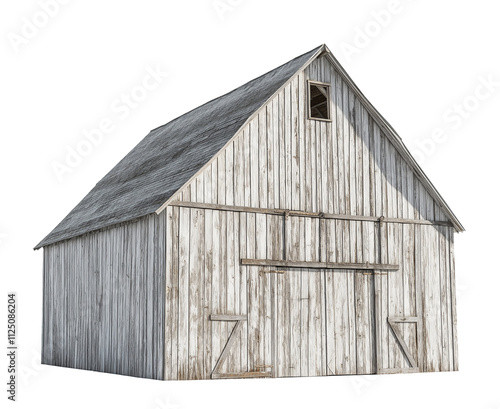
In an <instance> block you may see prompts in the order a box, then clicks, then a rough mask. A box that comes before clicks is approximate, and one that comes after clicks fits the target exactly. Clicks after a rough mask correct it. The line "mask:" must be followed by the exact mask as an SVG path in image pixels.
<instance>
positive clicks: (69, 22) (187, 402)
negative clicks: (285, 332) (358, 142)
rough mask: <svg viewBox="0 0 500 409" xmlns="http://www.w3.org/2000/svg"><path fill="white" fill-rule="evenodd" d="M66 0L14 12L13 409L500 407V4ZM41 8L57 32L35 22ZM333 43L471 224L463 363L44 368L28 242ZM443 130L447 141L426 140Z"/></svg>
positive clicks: (9, 81)
mask: <svg viewBox="0 0 500 409" xmlns="http://www.w3.org/2000/svg"><path fill="white" fill-rule="evenodd" d="M61 2H62V0H61ZM66 3H67V4H65V5H60V7H59V10H56V11H53V12H52V14H53V16H51V17H48V18H44V15H43V13H45V12H43V11H42V14H40V11H41V10H42V8H41V5H40V3H39V2H38V1H35V0H22V1H21V0H17V1H15V2H14V1H9V2H7V1H3V2H2V5H1V6H0V31H1V34H2V37H1V38H2V39H1V41H0V52H1V54H2V57H1V65H0V70H1V72H0V82H1V83H0V84H1V86H0V90H1V93H0V103H1V107H0V109H1V110H0V112H1V113H0V115H1V117H0V118H1V121H0V127H1V128H0V138H1V139H0V140H1V149H0V167H1V168H0V169H1V182H2V184H1V187H2V189H1V196H0V199H1V200H0V267H1V270H0V271H1V278H0V280H1V281H0V282H1V291H0V305H2V304H5V305H6V301H7V292H8V291H16V292H17V295H18V302H19V321H18V323H19V340H18V344H19V346H20V349H19V353H20V361H19V368H18V369H20V370H21V374H20V379H19V384H18V402H17V403H15V404H11V403H9V406H12V407H14V406H16V407H19V408H35V407H51V408H90V407H97V408H101V407H102V408H111V407H120V408H151V409H155V408H157V409H163V408H174V407H177V408H202V407H217V408H229V407H231V408H233V407H242V408H260V407H263V408H265V407H273V408H281V407H287V408H305V407H316V406H318V407H320V405H321V407H337V406H338V407H345V406H349V407H353V408H369V407H375V408H377V407H381V408H382V407H383V408H396V407H407V408H422V407H429V408H434V407H445V406H446V407H460V408H461V407H464V408H472V407H473V408H476V409H477V408H479V409H497V408H500V396H499V392H498V380H499V374H498V369H499V368H500V361H499V357H498V350H499V349H498V343H499V340H498V333H499V331H498V325H499V307H498V305H499V304H498V294H499V287H500V279H499V276H500V274H499V268H498V265H499V264H498V261H497V257H498V254H499V250H498V244H499V240H498V231H499V227H500V226H499V219H498V214H497V213H498V203H499V194H498V180H497V179H498V175H499V163H500V159H499V156H498V148H499V143H498V139H499V138H500V133H499V124H498V112H499V108H500V95H499V94H500V86H499V84H498V83H497V84H496V85H494V86H492V89H491V91H490V92H489V93H487V92H486V91H485V89H484V88H479V91H480V96H481V98H482V100H480V101H479V100H478V99H477V98H476V97H475V96H474V95H475V93H476V90H477V88H478V87H480V86H481V82H482V81H487V80H488V79H489V80H490V81H491V80H493V81H495V80H496V81H500V53H499V46H498V40H499V39H500V25H499V23H498V15H499V11H500V10H498V9H497V7H496V6H497V5H498V4H497V3H498V2H496V1H494V0H491V1H488V0H475V1H456V0H454V1H451V0H440V1H439V2H437V1H430V0H428V1H425V0H420V1H417V0H413V1H411V0H400V1H399V2H396V3H399V6H398V7H396V9H395V10H394V7H393V8H392V11H391V12H389V14H387V12H386V13H384V12H382V11H384V10H386V11H387V10H388V8H389V3H391V2H390V1H389V0H377V1H366V0H363V1H360V0H357V1H352V0H351V1H348V0H336V1H332V0H330V1H314V0H310V1H308V2H305V1H303V2H292V1H284V0H283V1H269V0H268V1H263V0H254V1H250V0H222V1H219V2H214V1H212V0H206V1H201V0H200V1H195V0H190V1H181V0H176V1H160V0H141V1H130V0H126V1H124V0H120V1H119V0H107V1H105V2H104V1H102V0H101V1H97V0H87V1H76V0H73V1H66ZM224 4H226V8H222V5H224ZM216 6H219V8H217V7H216ZM374 13H375V14H374ZM376 16H378V17H376ZM380 16H385V20H384V21H385V22H384V23H383V25H384V26H382V23H380V22H379V21H381V20H380V18H381V17H380ZM33 20H35V23H36V24H37V25H38V26H42V25H43V27H41V28H37V27H36V26H35V30H36V31H35V32H33V27H32V32H31V33H30V32H29V29H27V28H26V27H27V25H29V22H30V21H31V22H33ZM27 21H28V23H27ZM23 31H24V35H25V36H24V37H22V35H23ZM363 32H364V33H365V34H364V35H362V34H361V33H363ZM366 32H368V34H366ZM26 34H27V36H28V37H31V38H27V37H26ZM322 43H326V44H327V45H328V46H329V48H330V49H331V50H332V52H333V53H334V54H335V55H336V56H337V58H338V59H339V60H340V62H341V63H342V64H343V66H344V67H345V69H346V70H347V72H348V73H349V74H350V75H351V76H352V78H353V79H354V81H355V82H356V83H357V84H358V86H359V87H360V88H361V90H362V91H363V92H364V93H365V95H366V96H367V97H368V99H370V101H371V102H372V103H373V104H374V105H375V107H376V108H377V109H378V110H379V111H380V112H381V113H382V114H383V115H384V116H385V117H386V118H387V119H388V120H389V122H390V123H391V124H392V125H393V126H394V127H395V128H396V130H397V131H398V133H399V134H400V135H401V136H402V138H403V140H404V141H405V143H406V144H407V146H408V147H409V148H410V149H411V150H413V151H414V152H415V154H416V156H418V159H419V162H420V163H421V165H422V167H423V169H424V170H425V171H426V173H427V174H428V176H429V177H430V179H431V180H432V181H433V182H434V184H435V185H436V187H437V188H438V190H439V191H440V192H441V193H442V195H443V196H444V198H445V199H446V200H447V202H448V203H449V204H450V206H451V207H452V209H453V210H454V211H455V213H456V214H457V216H458V217H459V219H460V220H461V221H462V223H463V224H464V225H465V227H466V229H467V232H466V233H463V234H460V235H457V238H456V266H457V285H458V293H459V295H458V320H459V321H458V332H459V348H460V371H459V372H458V373H437V374H415V375H386V376H372V377H322V378H321V377H320V378H298V379H277V380H234V381H188V382H160V381H152V380H143V379H136V378H131V377H125V376H119V375H109V374H101V373H96V372H87V371H81V370H74V369H65V368H58V367H50V366H41V365H40V363H39V361H40V357H39V354H40V339H41V334H40V332H41V305H42V298H41V296H42V252H41V251H37V252H34V251H33V250H32V248H33V247H34V246H35V245H36V244H37V243H38V242H39V241H40V240H41V239H42V238H43V237H44V236H45V235H46V234H48V233H49V232H50V230H52V228H54V227H55V225H56V224H57V223H58V222H59V221H60V220H61V219H62V218H63V217H64V216H65V215H66V214H67V213H68V212H69V211H70V210H71V209H72V208H73V207H74V206H75V205H76V204H77V203H78V202H79V200H81V199H82V198H83V196H84V195H85V194H86V193H87V192H88V191H89V190H90V189H91V188H92V187H93V186H94V185H95V184H96V183H97V182H98V181H99V180H100V178H101V177H102V176H104V174H105V173H106V172H108V171H109V170H110V169H111V168H112V167H113V166H114V165H115V164H116V163H117V162H118V161H119V160H120V159H121V158H122V157H123V156H124V155H125V154H126V153H127V152H129V151H130V149H132V148H133V147H134V146H135V145H136V144H137V143H138V142H139V141H140V140H141V139H142V138H143V137H144V136H145V135H146V134H147V133H148V132H149V130H150V129H153V128H155V127H157V126H159V125H162V124H164V123H166V122H168V121H170V120H171V119H173V118H175V117H176V116H178V115H180V114H182V113H184V112H186V111H188V110H190V109H192V108H194V107H196V106H198V105H200V104H202V103H204V102H206V101H208V100H210V99H212V98H215V97H217V96H219V95H221V94H223V93H225V92H228V91H230V90H232V89H233V88H235V87H237V86H239V85H241V84H243V83H245V82H247V81H249V80H251V79H253V78H254V77H256V76H258V75H260V74H263V73H264V72H267V71H269V70H271V69H273V68H275V67H277V66H278V65H281V64H283V63H285V62H286V61H288V60H290V59H292V58H294V57H296V56H298V55H300V54H302V53H304V52H307V51H309V50H311V49H312V48H314V47H316V46H318V45H320V44H322ZM347 44H349V45H350V47H351V48H349V47H348V46H347ZM353 47H356V48H355V49H354V48H353ZM348 50H350V52H349V51H348ZM354 51H355V53H353V52H354ZM157 66H160V67H161V69H162V70H163V71H166V72H168V77H166V78H165V79H164V80H163V81H162V82H161V83H158V84H157V85H158V86H157V87H156V89H154V90H151V91H148V92H147V95H145V96H144V98H143V101H140V102H139V103H138V106H137V107H136V108H135V109H133V110H131V111H130V112H128V113H127V115H125V113H124V112H123V111H122V116H120V114H119V113H118V112H115V110H114V109H113V108H112V107H113V106H115V108H116V107H117V106H119V105H120V104H121V103H120V98H121V95H122V94H128V93H130V92H131V90H133V89H134V87H136V86H139V85H141V83H142V80H143V78H144V76H145V75H146V73H147V71H146V70H147V69H148V67H150V68H153V69H154V68H155V67H157ZM137 92H138V91H137ZM117 99H118V102H116V100H117ZM464 101H465V105H466V107H467V112H464V113H463V118H462V120H460V121H459V120H458V119H457V118H458V117H457V116H456V115H457V114H455V110H457V109H460V108H459V107H460V106H461V105H462V104H463V103H464ZM114 104H115V105H114ZM116 104H118V105H116ZM450 110H451V111H450ZM495 114H496V115H495ZM444 115H448V116H447V117H445V116H444ZM465 116H466V118H465ZM105 118H109V119H110V120H111V122H112V123H113V126H114V128H113V131H112V132H110V133H108V134H106V135H105V137H104V140H103V141H102V143H100V144H98V145H96V146H93V147H91V149H90V152H89V154H88V155H87V156H86V157H84V158H83V159H82V160H81V163H79V164H78V165H76V166H74V167H73V168H71V172H67V173H65V174H64V175H63V176H62V178H61V180H59V178H58V177H57V175H56V173H55V172H54V169H53V166H54V163H56V162H57V163H60V164H65V161H66V156H67V149H69V148H72V149H75V147H77V146H80V145H81V141H83V140H84V139H85V137H84V134H83V132H84V131H85V130H91V129H93V128H96V127H98V126H99V123H100V122H101V121H102V120H103V119H105ZM446 118H448V119H446ZM452 119H453V120H452ZM436 128H442V129H443V131H445V134H446V138H445V139H446V140H442V139H440V140H439V141H438V142H432V143H429V138H431V137H432V135H433V132H434V130H435V129H436ZM78 144H80V145H78ZM422 146H424V147H425V149H422ZM0 311H1V313H0V315H3V317H2V318H0V323H1V324H0V327H2V328H3V329H2V330H1V334H2V335H1V337H0V339H1V342H0V348H2V350H3V351H5V353H4V352H2V356H3V357H4V359H2V360H1V361H0V362H1V364H0V365H1V366H0V380H1V385H4V386H3V387H2V388H0V389H1V390H2V393H1V394H0V396H1V398H0V399H1V401H0V402H1V403H0V406H1V407H2V408H3V407H6V406H7V402H8V401H7V399H6V392H5V390H6V385H5V383H6V381H7V362H6V360H5V354H6V347H5V346H4V345H6V329H5V328H6V318H7V317H6V308H2V307H0ZM4 405H5V406H4Z"/></svg>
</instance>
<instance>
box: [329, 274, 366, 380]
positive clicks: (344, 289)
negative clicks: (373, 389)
mask: <svg viewBox="0 0 500 409" xmlns="http://www.w3.org/2000/svg"><path fill="white" fill-rule="evenodd" d="M325 282H326V285H325V298H326V339H327V346H326V361H327V370H328V372H327V373H328V375H353V374H361V375H364V374H373V373H375V372H376V336H375V323H374V310H375V299H374V287H373V285H374V282H373V275H372V274H367V273H366V272H363V271H354V270H334V271H331V270H330V271H326V272H325Z"/></svg>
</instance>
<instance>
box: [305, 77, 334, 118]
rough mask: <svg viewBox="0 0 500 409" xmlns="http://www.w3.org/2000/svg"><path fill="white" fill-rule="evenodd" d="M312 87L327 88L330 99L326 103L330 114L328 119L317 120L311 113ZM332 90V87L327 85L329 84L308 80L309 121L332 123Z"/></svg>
mask: <svg viewBox="0 0 500 409" xmlns="http://www.w3.org/2000/svg"><path fill="white" fill-rule="evenodd" d="M311 85H321V86H323V87H326V88H327V90H328V97H327V101H326V109H327V112H328V118H317V117H314V116H312V112H311ZM331 88H332V85H331V84H329V83H327V82H321V81H314V80H307V119H309V120H312V121H323V122H332V109H331V106H330V105H331V98H330V96H331V94H330V92H331Z"/></svg>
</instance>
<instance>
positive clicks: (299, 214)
mask: <svg viewBox="0 0 500 409" xmlns="http://www.w3.org/2000/svg"><path fill="white" fill-rule="evenodd" d="M169 206H178V207H191V208H195V209H205V210H225V211H229V212H246V213H262V214H274V215H277V216H293V217H311V218H317V219H335V220H351V221H360V222H378V223H400V224H420V225H422V224H423V225H431V226H448V227H453V224H451V223H449V222H441V221H431V220H413V219H400V218H389V217H384V216H380V217H375V216H356V215H349V214H331V213H322V212H320V213H317V212H303V211H300V210H284V209H265V208H260V207H247V206H232V205H221V204H210V203H196V202H181V201H172V202H171V203H169Z"/></svg>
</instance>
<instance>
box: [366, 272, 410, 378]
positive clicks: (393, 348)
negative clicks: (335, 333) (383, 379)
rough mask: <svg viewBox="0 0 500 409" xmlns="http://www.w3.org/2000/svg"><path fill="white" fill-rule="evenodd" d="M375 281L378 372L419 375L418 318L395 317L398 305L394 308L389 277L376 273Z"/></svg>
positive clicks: (382, 273)
mask: <svg viewBox="0 0 500 409" xmlns="http://www.w3.org/2000/svg"><path fill="white" fill-rule="evenodd" d="M374 280H375V281H374V288H375V321H376V324H375V332H376V349H377V354H376V355H377V368H376V369H377V373H381V374H383V373H405V372H419V368H418V358H417V356H418V351H417V335H418V331H419V328H418V323H419V320H418V317H416V316H391V315H390V311H391V309H395V306H394V305H391V301H392V303H393V304H394V300H393V299H392V298H391V297H390V288H389V285H390V283H389V277H388V275H387V273H384V272H377V271H376V272H375V274H374ZM396 307H397V308H399V305H397V306H396Z"/></svg>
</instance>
